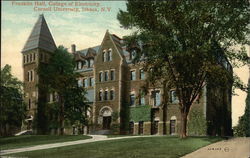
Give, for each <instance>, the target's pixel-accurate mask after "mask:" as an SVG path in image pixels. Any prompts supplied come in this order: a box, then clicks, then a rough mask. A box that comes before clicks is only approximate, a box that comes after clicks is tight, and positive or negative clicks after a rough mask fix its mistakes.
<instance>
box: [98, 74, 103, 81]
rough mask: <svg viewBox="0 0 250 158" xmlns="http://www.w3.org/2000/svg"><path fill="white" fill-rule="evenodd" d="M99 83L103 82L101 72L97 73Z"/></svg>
mask: <svg viewBox="0 0 250 158" xmlns="http://www.w3.org/2000/svg"><path fill="white" fill-rule="evenodd" d="M99 81H100V82H103V72H99Z"/></svg>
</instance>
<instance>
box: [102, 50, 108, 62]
mask: <svg viewBox="0 0 250 158" xmlns="http://www.w3.org/2000/svg"><path fill="white" fill-rule="evenodd" d="M106 59H107V52H106V50H104V51H103V52H102V61H103V62H106Z"/></svg>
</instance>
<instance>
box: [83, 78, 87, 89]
mask: <svg viewBox="0 0 250 158" xmlns="http://www.w3.org/2000/svg"><path fill="white" fill-rule="evenodd" d="M83 87H85V88H86V87H88V79H87V78H86V79H83Z"/></svg>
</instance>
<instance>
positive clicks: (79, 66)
mask: <svg viewBox="0 0 250 158" xmlns="http://www.w3.org/2000/svg"><path fill="white" fill-rule="evenodd" d="M77 69H78V70H80V69H82V62H81V61H78V62H77Z"/></svg>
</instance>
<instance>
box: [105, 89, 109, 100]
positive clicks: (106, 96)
mask: <svg viewBox="0 0 250 158" xmlns="http://www.w3.org/2000/svg"><path fill="white" fill-rule="evenodd" d="M104 100H108V91H105V92H104Z"/></svg>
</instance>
